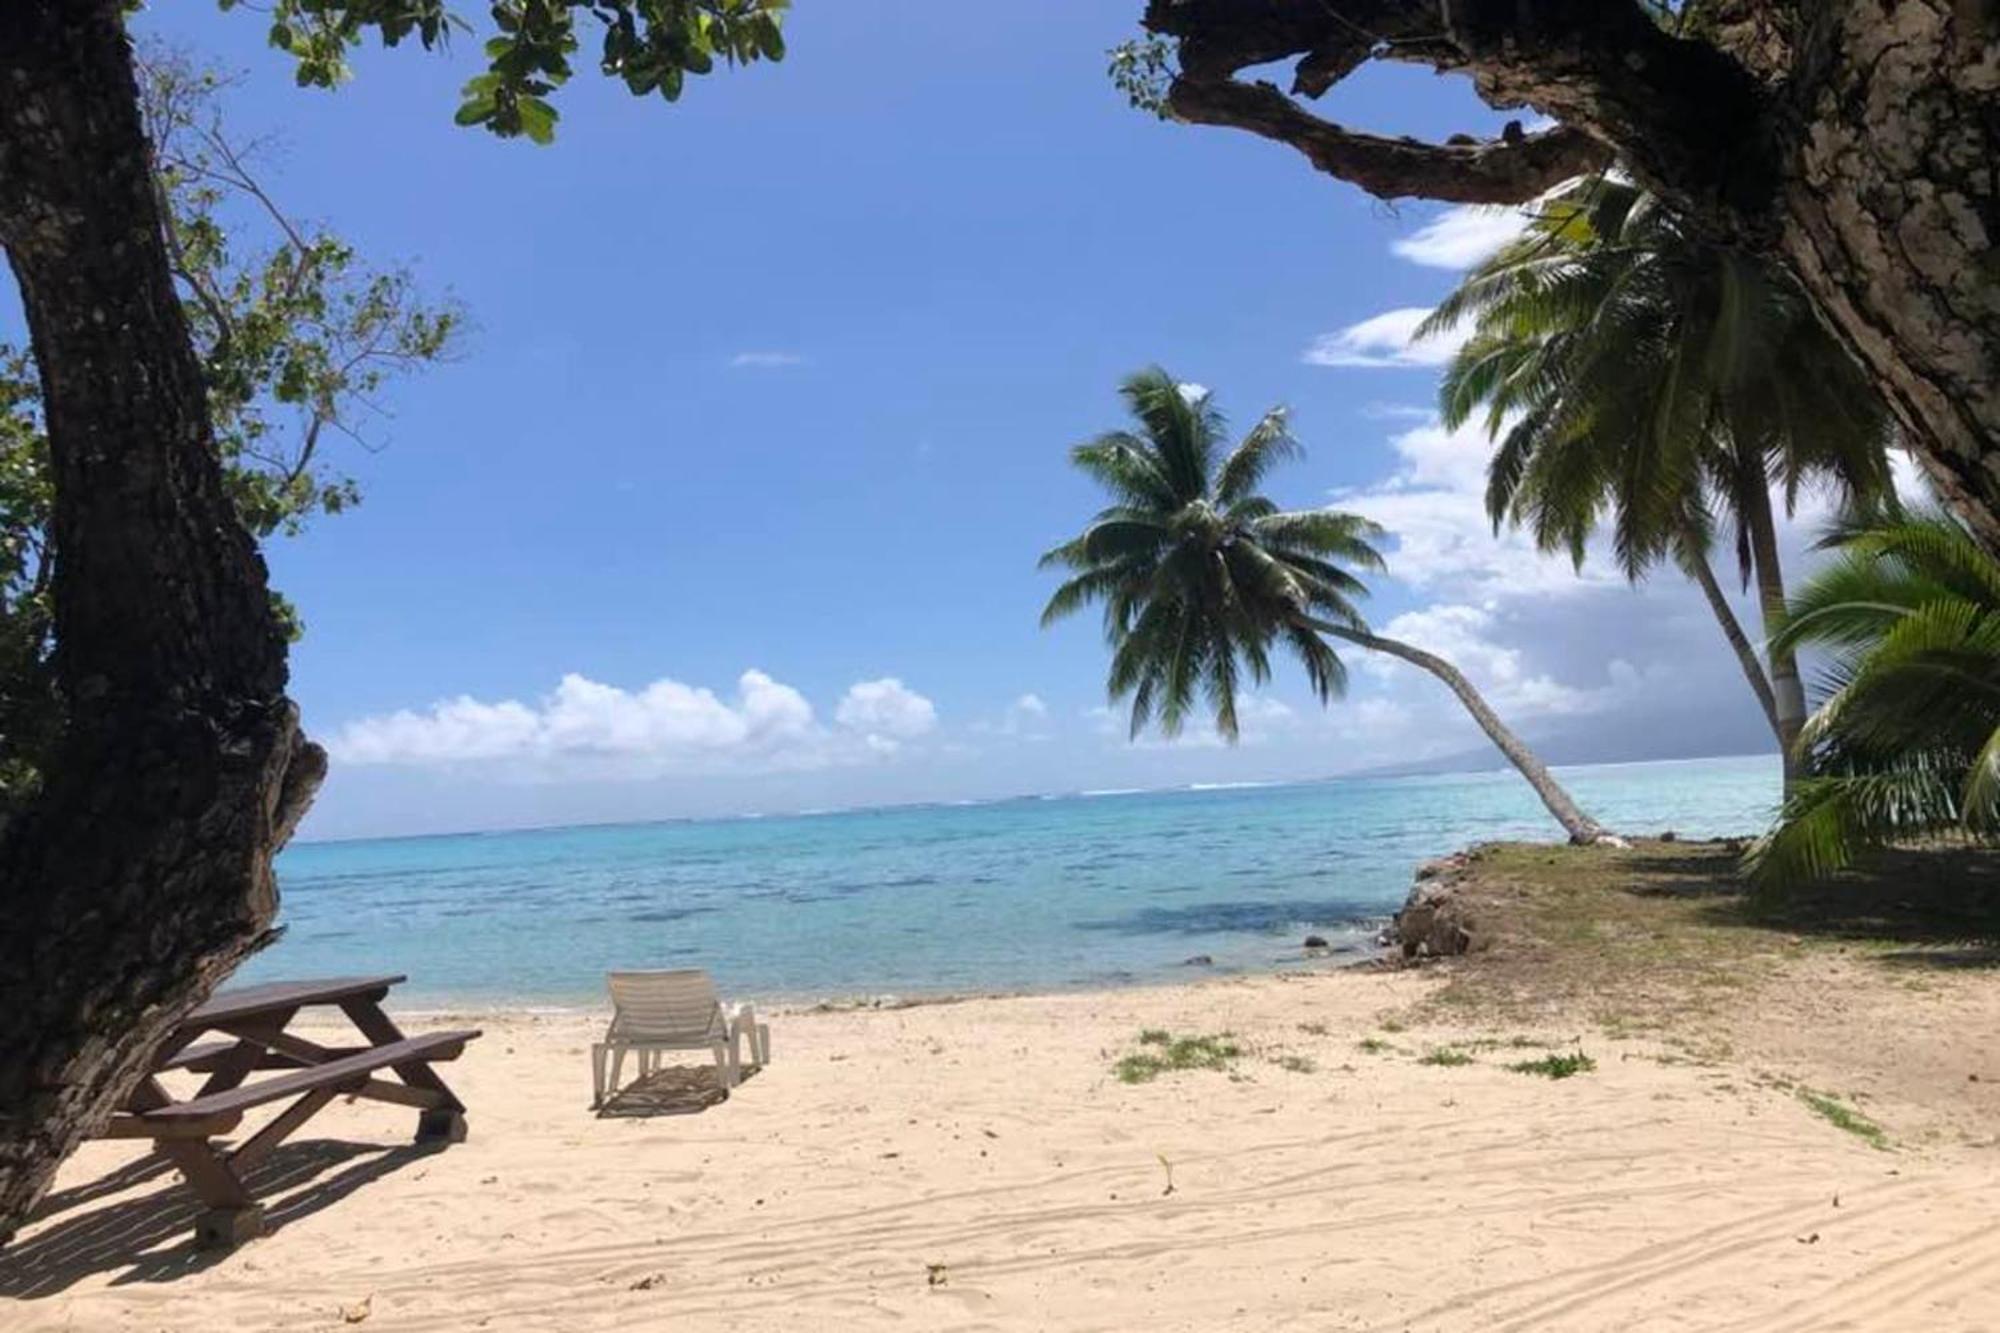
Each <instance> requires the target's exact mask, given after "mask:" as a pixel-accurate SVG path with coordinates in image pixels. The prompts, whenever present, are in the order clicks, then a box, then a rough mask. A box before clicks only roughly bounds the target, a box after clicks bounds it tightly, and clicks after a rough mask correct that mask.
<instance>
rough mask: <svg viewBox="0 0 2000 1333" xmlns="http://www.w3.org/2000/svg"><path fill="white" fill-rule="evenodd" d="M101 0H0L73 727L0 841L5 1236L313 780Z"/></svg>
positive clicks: (235, 933) (213, 942)
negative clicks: (224, 470)
mask: <svg viewBox="0 0 2000 1333" xmlns="http://www.w3.org/2000/svg"><path fill="white" fill-rule="evenodd" d="M122 12H123V6H122V5H121V4H120V3H119V2H118V0H90V2H88V3H86V2H85V0H8V2H7V3H6V4H4V5H0V244H3V245H4V246H5V247H6V250H7V256H8V259H9V261H10V263H11V265H12V267H13V270H14V273H15V276H16V278H17V279H18V281H19V283H20V288H21V297H22V303H23V305H24V307H25V309H26V311H27V316H28V326H29V332H30V335H31V337H32V339H33V345H34V353H35V361H36V364H37V365H38V366H39V367H40V370H41V375H42V386H43V391H44V395H45V400H44V401H45V407H46V412H47V426H48V435H49V441H50V453H51V470H52V475H53V478H54V485H55V518H54V535H55V545H56V549H57V551H58V552H59V553H60V558H59V562H58V565H57V568H56V574H55V583H54V600H55V622H56V642H57V664H56V669H57V679H58V683H59V686H60V689H61V692H62V696H63V699H64V701H65V704H66V706H67V723H66V727H65V730H64V734H63V736H62V738H61V740H60V741H59V743H58V745H57V747H56V750H55V752H54V755H53V758H52V760H51V762H50V764H49V766H48V768H47V771H46V778H45V784H44V788H43V792H42V794H41V796H40V797H39V798H38V799H37V800H36V801H35V802H34V803H33V804H31V805H30V806H29V807H28V808H27V809H26V810H25V811H24V812H23V813H21V814H20V815H18V816H17V817H15V818H14V819H13V820H12V821H11V822H10V823H9V824H8V825H7V827H6V828H4V829H0V1053H4V1054H0V1238H5V1237H6V1236H8V1235H10V1234H11V1233H12V1231H13V1230H14V1229H15V1228H16V1227H18V1226H19V1225H20V1223H21V1222H22V1220H23V1219H24V1217H25V1216H26V1215H27V1213H28V1210H29V1209H30V1208H32V1207H33V1205H34V1203H35V1201H36V1200H37V1199H38V1198H39V1197H40V1196H41V1194H42V1193H43V1191H44V1190H46V1188H47V1186H48V1182H49V1180H50V1178H51V1176H52V1175H53V1173H54V1170H55V1167H56V1165H57V1164H58V1163H59V1162H60V1161H61V1160H62V1158H63V1157H64V1156H65V1155H66V1154H67V1153H68V1152H69V1151H70V1150H71V1149H72V1148H74V1147H75V1145H76V1144H77V1142H78V1141H79V1140H80V1139H81V1138H82V1137H84V1136H86V1135H88V1134H90V1133H91V1132H92V1131H93V1130H95V1129H96V1128H98V1127H99V1126H101V1125H102V1124H103V1123H104V1121H105V1120H106V1118H107V1117H108V1116H109V1115H110V1114H111V1112H112V1111H113V1109H114V1108H115V1107H116V1105H117V1104H118V1103H119V1102H120V1100H122V1098H123V1097H124V1096H125V1094H126V1093H127V1092H128V1090H129V1089H130V1088H131V1087H132V1085H133V1084H134V1083H135V1082H136V1080H137V1079H138V1077H139V1076H140V1075H141V1074H142V1073H143V1071H144V1070H145V1068H146V1065H147V1062H148V1060H149V1058H150V1057H151V1054H152V1052H153V1050H154V1048H155V1047H156V1045H157V1044H158V1042H159V1041H160V1039H161V1038H162V1037H163V1036H164V1035H165V1034H166V1033H167V1032H168V1031H169V1030H170V1029H171V1028H172V1027H173V1026H174V1024H175V1023H176V1022H178V1020H179V1019H180V1018H181V1016H182V1015H183V1014H185V1013H186V1011H187V1010H188V1009H189V1008H191V1007H192V1006H193V1005H195V1004H196V1003H198V1002H199V1001H200V1000H201V999H202V998H203V997H204V996H205V995H206V994H207V993H208V991H209V990H210V989H211V988H212V987H213V986H214V984H215V982H216V981H217V979H218V978H220V977H222V976H224V975H226V974H227V973H228V972H229V970H230V969H231V968H233V967H234V966H235V965H236V963H237V962H238V961H239V960H240V959H241V958H242V957H243V956H244V955H245V954H246V953H247V952H248V951H250V950H251V949H253V948H255V947H257V946H258V944H259V943H260V942H261V941H263V940H264V939H266V938H268V933H269V931H270V927H271V921H272V917H273V914H274V913H275V910H276V906H277V891H276V885H275V883H274V881H273V879H272V875H271V856H272V854H273V852H274V851H275V850H276V849H277V848H278V847H279V846H281V845H282V844H283V842H284V840H285V839H286V837H288V836H289V834H290V833H291V830H292V828H293V826H294V825H295V824H296V822H297V820H298V818H299V816H300V815H301V814H302V813H303V812H304V809H305V807H306V805H307V804H308V803H309V802H310V800H311V797H312V794H313V791H314V790H315V789H316V787H317V785H318V782H319V778H320V776H321V774H322V773H323V772H324V768H325V757H324V755H323V754H322V753H321V752H320V750H319V749H318V747H317V746H314V745H312V744H311V743H310V742H308V741H307V740H305V738H304V737H303V735H302V734H301V733H300V731H299V726H298V715H297V710H296V709H295V708H294V707H293V705H292V703H291V701H290V700H288V699H287V698H286V697H285V641H284V636H283V634H282V632H281V631H280V628H279V625H278V623H277V620H276V618H275V617H274V616H273V614H272V607H271V602H270V595H269V592H268V589H267V587H266V584H265V574H264V567H263V562H262V560H261V559H260V558H259V557H258V554H257V551H256V548H255V546H254V544H253V543H252V542H251V540H250V538H249V536H248V535H247V534H246V533H245V532H244V530H243V527H242V525H241V524H240V523H239V522H238V521H237V518H236V515H235V512H234V510H233V508H232V506H231V504H230V501H229V499H228V497H227V496H226V494H225V493H224V491H223V488H222V478H221V472H220V468H219V464H218V461H217V459H216V456H215V449H214V442H213V437H212V433H211V430H210V424H209V419H208V408H207V397H206V393H205V390H204V387H203V384H202V378H201V371H200V367H199V365H198V363H197V361H196V358H195V355H194V352H193V350H192V347H191V345H190V343H189V339H188V330H187V328H186V327H185V325H184V324H183V322H182V316H181V308H180V303H179V301H178V300H177V299H176V297H175V293H174V289H173V285H172V281H171V278H170V276H169V272H168V267H167V256H166V253H165V249H164V246H163V242H162V236H161V219H160V217H159V215H158V213H157V211H156V208H155V204H154V195H153V188H152V181H151V177H150V173H149V171H148V161H147V146H146V143H145V140H144V137H143V134H142V132H141V128H140V119H139V110H138V100H137V92H136V90H135V88H134V85H133V77H132V69H131V61H130V52H129V50H128V48H127V43H126V37H125V33H124V29H123V24H122Z"/></svg>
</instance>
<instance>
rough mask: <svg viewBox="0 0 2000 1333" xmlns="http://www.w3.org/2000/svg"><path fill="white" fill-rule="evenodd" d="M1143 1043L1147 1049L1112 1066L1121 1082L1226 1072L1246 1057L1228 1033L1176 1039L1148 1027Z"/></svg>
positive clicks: (1120, 1059)
mask: <svg viewBox="0 0 2000 1333" xmlns="http://www.w3.org/2000/svg"><path fill="white" fill-rule="evenodd" d="M1139 1044H1140V1045H1141V1046H1142V1047H1144V1048H1145V1049H1143V1050H1138V1051H1134V1052H1132V1053H1131V1054H1130V1055H1126V1056H1122V1057H1120V1058H1119V1060H1118V1062H1117V1063H1116V1064H1114V1065H1112V1066H1111V1072H1112V1073H1114V1074H1116V1075H1117V1076H1118V1081H1119V1082H1120V1083H1151V1082H1152V1081H1153V1080H1154V1079H1156V1078H1158V1077H1159V1076H1160V1075H1162V1074H1174V1073H1179V1072H1180V1071H1182V1070H1185V1069H1216V1070H1225V1069H1228V1068H1229V1066H1230V1065H1231V1064H1232V1063H1233V1062H1235V1061H1236V1060H1237V1059H1239V1058H1240V1057H1241V1056H1242V1054H1243V1048H1242V1047H1240V1046H1238V1045H1237V1044H1236V1043H1235V1041H1234V1040H1232V1034H1230V1033H1227V1032H1219V1033H1216V1034H1214V1035H1207V1034H1197V1035H1193V1036H1186V1037H1176V1036H1174V1035H1173V1034H1172V1033H1171V1032H1166V1031H1163V1030H1162V1029H1160V1028H1148V1029H1146V1030H1145V1031H1144V1032H1141V1033H1140V1034H1139Z"/></svg>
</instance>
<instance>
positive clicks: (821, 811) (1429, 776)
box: [290, 751, 1776, 847]
mask: <svg viewBox="0 0 2000 1333" xmlns="http://www.w3.org/2000/svg"><path fill="white" fill-rule="evenodd" d="M1764 758H1772V759H1775V758H1776V756H1775V755H1769V754H1766V753H1764V752H1762V751H1750V752H1738V753H1731V754H1709V755H1676V756H1673V757H1671V758H1660V759H1598V760H1588V761H1583V762H1578V763H1569V764H1550V765H1549V768H1550V770H1551V771H1553V772H1558V773H1576V772H1594V771H1601V770H1606V769H1619V768H1636V767H1660V766H1667V765H1675V764H1685V765H1691V764H1706V763H1715V762H1718V761H1721V760H1732V759H1764ZM1419 762H1421V761H1419ZM1509 772H1511V769H1510V768H1509V766H1508V764H1507V762H1506V759H1505V758H1504V757H1503V756H1501V755H1498V754H1496V755H1495V756H1494V761H1493V763H1491V764H1490V765H1485V766H1482V767H1465V768H1447V769H1439V770H1437V771H1435V772H1427V773H1384V772H1381V771H1379V770H1377V769H1363V770H1358V771H1353V772H1344V773H1327V774H1322V775H1320V776H1317V777H1299V778H1247V779H1231V780H1226V781H1193V782H1179V783H1168V784H1165V785H1161V786H1155V787H1094V788H1077V789H1071V790H1067V791H1051V792H1016V793H1013V794H1011V795H1006V796H968V797H951V798H942V797H940V798H931V799H925V800H911V801H880V802H871V803H868V804H862V805H840V806H805V807H801V808H799V809H796V810H743V811H733V812H730V813H726V814H701V815H654V816H649V817H647V818H644V819H586V820H577V821H573V822H570V823H561V824H510V825H505V826H501V827H494V828H458V829H439V830H436V831H433V832H428V833H355V834H343V835H340V836H337V837H314V838H297V839H294V840H293V842H292V843H291V844H290V845H291V846H293V847H333V846H340V845H344V844H352V843H374V842H421V841H424V840H427V839H445V838H488V837H513V836H522V835H530V834H548V833H565V832H585V831H590V830H595V829H607V830H615V829H642V828H656V827H670V826H674V825H688V824H735V823H744V822H750V821H755V820H766V819H771V820H785V819H824V818H832V817H838V816H843V815H867V814H887V813H894V812H896V811H903V810H950V809H972V808H979V807H988V806H996V805H1014V804H1025V803H1027V802H1030V801H1081V800H1106V799H1114V798H1117V797H1123V796H1171V795H1175V794H1188V795H1196V794H1204V793H1206V794H1215V793H1221V792H1230V791H1254V790H1268V789H1272V788H1284V787H1315V786H1326V785H1329V784H1334V783H1343V782H1381V783H1392V782H1426V781H1432V780H1435V779H1439V778H1453V777H1477V776H1481V775H1485V774H1506V773H1509Z"/></svg>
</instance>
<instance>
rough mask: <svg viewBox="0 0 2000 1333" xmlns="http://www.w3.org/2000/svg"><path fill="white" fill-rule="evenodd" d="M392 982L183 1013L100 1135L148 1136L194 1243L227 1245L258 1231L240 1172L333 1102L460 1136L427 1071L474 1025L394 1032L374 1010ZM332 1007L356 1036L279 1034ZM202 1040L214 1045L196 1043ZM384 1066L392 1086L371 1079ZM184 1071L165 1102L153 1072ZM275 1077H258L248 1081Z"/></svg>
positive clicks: (459, 1114) (242, 989)
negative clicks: (197, 1213) (258, 1120)
mask: <svg viewBox="0 0 2000 1333" xmlns="http://www.w3.org/2000/svg"><path fill="white" fill-rule="evenodd" d="M403 980H404V978H403V977H401V976H377V977H331V978H327V979H323V980H314V981H273V982H267V983H265V984H263V985H257V986H238V987H235V988H233V989H230V990H224V991H218V992H217V993H216V994H215V995H214V996H213V997H212V998H210V1000H209V1001H208V1003H206V1004H204V1005H202V1006H201V1007H200V1008H198V1009H196V1010H195V1011H194V1012H193V1013H191V1014H189V1015H188V1016H187V1018H186V1019H185V1020H184V1021H183V1022H182V1023H181V1025H180V1026H179V1027H178V1028H176V1029H175V1030H174V1032H173V1035H172V1036H170V1037H169V1038H168V1039H167V1040H166V1041H165V1042H164V1043H163V1044H162V1045H161V1047H160V1050H159V1053H158V1054H157V1055H156V1056H155V1057H154V1061H153V1072H152V1073H151V1074H150V1075H148V1076H147V1077H146V1079H145V1080H144V1081H143V1082H141V1083H140V1084H139V1086H138V1087H137V1088H136V1089H134V1091H133V1092H132V1095H131V1096H130V1097H128V1098H127V1099H126V1102H125V1106H124V1108H123V1109H122V1110H121V1111H120V1113H119V1114H117V1115H115V1116H113V1117H112V1119H111V1123H110V1124H109V1125H108V1126H107V1127H106V1128H105V1130H104V1132H103V1137H106V1138H150V1139H152V1140H153V1141H154V1144H155V1146H156V1148H157V1149H158V1150H159V1152H160V1153H161V1154H162V1155H163V1156H165V1157H166V1158H167V1159H168V1160H169V1161H171V1162H172V1163H173V1164H174V1165H175V1166H176V1167H178V1168H179V1169H180V1172H181V1175H182V1176H184V1177H185V1178H186V1180H187V1182H188V1185H189V1186H190V1187H191V1188H192V1189H193V1190H194V1192H195V1193H196V1194H197V1195H199V1196H200V1198H201V1201H202V1202H203V1203H205V1204H207V1205H208V1210H207V1211H206V1212H205V1213H203V1214H202V1215H201V1217H200V1218H198V1219H197V1220H196V1223H195V1242H196V1244H198V1245H202V1246H210V1247H213V1246H227V1245H234V1244H236V1243H237V1242H239V1241H243V1240H247V1239H249V1238H250V1237H252V1236H255V1235H256V1234H257V1233H258V1232H259V1231H260V1230H262V1228H263V1222H264V1209H263V1206H262V1205H261V1204H259V1203H258V1202H257V1201H256V1199H255V1198H254V1197H252V1195H251V1192H250V1189H249V1187H248V1185H247V1184H246V1183H245V1181H244V1174H245V1173H246V1172H248V1171H250V1170H251V1169H253V1168H254V1167H255V1166H256V1165H257V1164H258V1163H259V1162H261V1161H263V1160H264V1158H266V1157H267V1156H269V1155H270V1153H271V1150H272V1149H274V1148H276V1147H277V1146H278V1145H279V1144H280V1143H282V1142H284V1141H285V1139H286V1138H288V1137H290V1136H291V1135H292V1134H293V1133H294V1132H295V1131H297V1130H298V1128H299V1127H300V1126H301V1125H304V1124H305V1123H306V1122H307V1121H308V1120H310V1119H312V1117H313V1116H314V1115H316V1114H318V1113H319V1111H320V1109H321V1108H322V1107H324V1106H325V1105H326V1104H327V1103H328V1102H330V1101H332V1100H333V1099H334V1098H335V1097H338V1096H342V1095H346V1096H352V1097H366V1098H369V1099H371V1100H374V1101H383V1102H393V1103H395V1104H397V1105H399V1106H409V1107H414V1108H416V1110H417V1111H418V1118H417V1141H418V1142H419V1143H426V1142H439V1143H457V1142H460V1141H462V1140H463V1139H464V1138H465V1104H464V1103H463V1102H461V1101H459V1100H458V1098H457V1097H456V1096H455V1095H453V1093H452V1091H451V1089H450V1088H449V1087H447V1086H445V1082H444V1080H443V1079H441V1078H439V1077H438V1075H437V1071H436V1070H434V1069H433V1068H432V1067H431V1066H432V1065H433V1064H434V1063H436V1062H439V1061H444V1060H455V1059H457V1058H458V1056H459V1054H460V1052H462V1051H463V1050H464V1049H465V1044H466V1043H467V1042H468V1041H471V1040H472V1039H473V1038H475V1037H477V1036H479V1032H478V1030H477V1029H470V1028H468V1029H459V1030H454V1031H447V1032H429V1033H423V1034H420V1035H418V1036H415V1037H406V1036H404V1035H403V1033H402V1031H401V1029H399V1028H398V1027H397V1026H396V1024H395V1022H394V1021H393V1020H392V1019H390V1017H389V1015H387V1014H386V1013H384V1012H383V1011H382V999H383V997H384V996H386V995H388V993H389V988H390V987H392V986H394V985H396V984H398V983H399V982H401V981H403ZM329 1007H332V1008H338V1009H339V1010H340V1012H341V1013H343V1014H345V1015H346V1016H347V1019H348V1021H349V1022H350V1023H352V1024H353V1026H354V1028H355V1029H356V1031H357V1032H358V1033H359V1034H360V1036H361V1038H362V1039H363V1040H362V1042H361V1043H360V1044H358V1045H353V1046H325V1045H321V1044H320V1043H318V1042H314V1041H309V1040H307V1039H306V1038H304V1037H301V1036H299V1035H298V1034H297V1033H294V1032H291V1031H289V1028H290V1026H291V1023H292V1020H293V1019H294V1018H296V1017H297V1016H298V1015H299V1014H300V1013H301V1012H302V1011H305V1010H311V1009H326V1008H329ZM207 1033H219V1034H221V1036H220V1037H219V1039H216V1040H211V1041H200V1040H198V1039H199V1038H201V1037H202V1036H204V1035H205V1034H207ZM385 1069H386V1070H388V1071H389V1072H391V1073H393V1074H394V1075H395V1076H396V1080H397V1081H395V1082H390V1081H389V1080H387V1079H382V1078H377V1077H375V1075H376V1074H378V1073H380V1072H381V1071H382V1070H385ZM173 1070H184V1071H188V1072H191V1073H196V1074H205V1075H207V1078H206V1080H205V1081H204V1082H203V1083H202V1084H201V1086H200V1087H199V1088H197V1089H196V1090H195V1092H194V1095H193V1096H191V1097H187V1098H183V1099H176V1098H175V1097H174V1096H173V1095H172V1094H171V1093H170V1092H169V1091H168V1090H167V1086H166V1084H165V1083H163V1082H162V1081H161V1079H160V1075H162V1074H165V1073H168V1072H170V1071H173ZM263 1070H275V1071H281V1072H277V1073H274V1074H272V1075H271V1076H270V1077H268V1078H260V1079H254V1080H253V1079H252V1078H251V1077H250V1076H251V1075H252V1074H254V1073H257V1072H259V1071H263ZM288 1099H295V1100H291V1104H290V1105H289V1106H287V1107H286V1108H285V1109H284V1110H283V1111H281V1112H279V1113H278V1115H277V1116H276V1117H274V1118H273V1119H272V1120H271V1121H270V1122H269V1123H267V1124H266V1125H264V1126H263V1128H261V1129H259V1130H258V1131H257V1132H256V1133H254V1134H252V1135H251V1136H250V1137H249V1138H247V1139H245V1140H243V1141H242V1142H241V1143H238V1144H236V1145H235V1146H234V1147H225V1146H224V1145H223V1144H222V1143H220V1142H218V1139H219V1138H220V1136H222V1135H225V1134H228V1133H229V1132H230V1131H232V1130H234V1129H235V1128H236V1127H237V1125H238V1124H240V1123H241V1122H242V1119H243V1115H244V1112H246V1111H249V1110H252V1109H254V1108H257V1107H260V1106H267V1105H272V1104H274V1103H277V1102H281V1101H286V1100H288Z"/></svg>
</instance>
